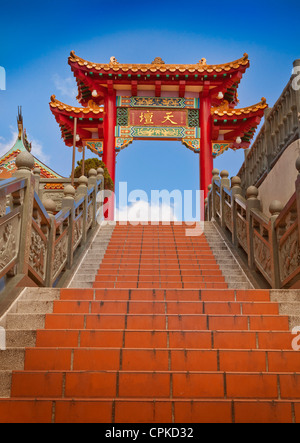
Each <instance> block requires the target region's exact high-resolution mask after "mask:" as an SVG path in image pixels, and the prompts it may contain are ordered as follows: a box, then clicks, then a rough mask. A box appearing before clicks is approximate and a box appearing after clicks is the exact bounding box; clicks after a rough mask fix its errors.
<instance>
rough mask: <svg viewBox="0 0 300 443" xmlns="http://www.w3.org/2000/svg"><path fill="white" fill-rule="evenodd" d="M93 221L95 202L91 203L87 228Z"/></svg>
mask: <svg viewBox="0 0 300 443" xmlns="http://www.w3.org/2000/svg"><path fill="white" fill-rule="evenodd" d="M92 222H93V203H91V204H90V205H89V208H88V213H87V220H86V224H87V228H89V227H90V226H91V224H92Z"/></svg>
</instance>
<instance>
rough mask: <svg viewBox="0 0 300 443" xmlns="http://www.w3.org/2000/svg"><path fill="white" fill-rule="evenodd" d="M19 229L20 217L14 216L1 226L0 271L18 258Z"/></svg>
mask: <svg viewBox="0 0 300 443" xmlns="http://www.w3.org/2000/svg"><path fill="white" fill-rule="evenodd" d="M19 229H20V223H19V220H18V217H14V218H13V219H12V220H10V221H9V222H7V223H6V224H4V225H2V226H0V271H3V270H4V269H5V268H6V267H7V266H9V265H10V264H11V262H12V261H13V260H14V259H16V258H17V255H18V249H19Z"/></svg>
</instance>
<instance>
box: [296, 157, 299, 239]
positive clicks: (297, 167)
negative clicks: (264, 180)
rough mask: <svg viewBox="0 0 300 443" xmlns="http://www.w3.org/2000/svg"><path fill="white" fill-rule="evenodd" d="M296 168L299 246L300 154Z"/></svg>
mask: <svg viewBox="0 0 300 443" xmlns="http://www.w3.org/2000/svg"><path fill="white" fill-rule="evenodd" d="M296 169H297V171H298V178H297V181H296V200H297V215H298V233H299V243H298V244H299V247H300V155H299V157H298V158H297V160H296Z"/></svg>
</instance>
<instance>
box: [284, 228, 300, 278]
mask: <svg viewBox="0 0 300 443" xmlns="http://www.w3.org/2000/svg"><path fill="white" fill-rule="evenodd" d="M279 257H280V274H281V280H282V281H283V280H285V279H286V278H287V277H289V276H290V275H291V274H292V273H293V272H294V271H295V270H296V269H297V268H298V267H299V266H300V251H299V243H298V230H297V229H295V230H294V231H293V233H292V234H291V235H289V236H288V237H287V239H286V241H285V242H284V243H283V244H282V245H281V247H280V249H279Z"/></svg>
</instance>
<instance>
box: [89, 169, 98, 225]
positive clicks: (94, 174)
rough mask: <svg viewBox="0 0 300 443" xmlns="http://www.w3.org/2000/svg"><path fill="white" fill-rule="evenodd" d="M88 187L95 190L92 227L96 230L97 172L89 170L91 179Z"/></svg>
mask: <svg viewBox="0 0 300 443" xmlns="http://www.w3.org/2000/svg"><path fill="white" fill-rule="evenodd" d="M88 186H89V189H91V188H94V190H93V195H92V199H93V203H92V205H93V216H92V217H93V223H92V227H93V228H94V227H95V226H96V223H97V222H96V214H97V171H96V170H95V169H90V170H89V179H88Z"/></svg>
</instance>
